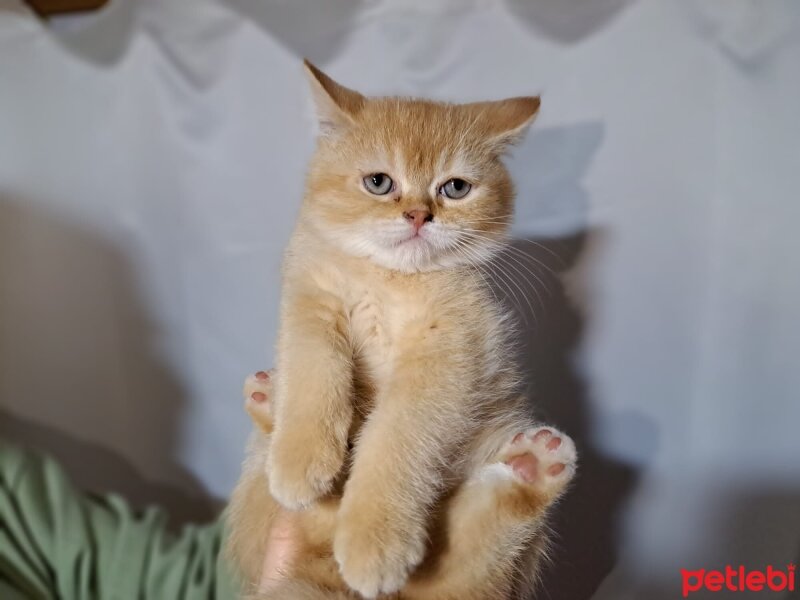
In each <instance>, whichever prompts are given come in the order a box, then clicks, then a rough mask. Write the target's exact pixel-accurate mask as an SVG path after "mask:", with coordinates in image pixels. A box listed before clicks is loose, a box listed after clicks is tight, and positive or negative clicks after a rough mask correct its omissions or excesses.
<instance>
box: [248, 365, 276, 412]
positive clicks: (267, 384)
mask: <svg viewBox="0 0 800 600" xmlns="http://www.w3.org/2000/svg"><path fill="white" fill-rule="evenodd" d="M271 392H272V378H271V377H270V374H269V373H268V372H267V371H258V372H257V373H254V374H253V375H250V376H248V377H247V379H245V381H244V398H245V400H246V401H247V402H253V403H256V404H264V403H266V402H268V401H269V399H270V395H271Z"/></svg>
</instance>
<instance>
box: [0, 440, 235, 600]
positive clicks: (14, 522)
mask: <svg viewBox="0 0 800 600" xmlns="http://www.w3.org/2000/svg"><path fill="white" fill-rule="evenodd" d="M222 529H223V528H222V521H221V520H220V521H218V522H216V523H212V524H210V525H204V526H187V527H185V528H184V529H183V531H181V532H180V534H178V535H173V534H170V533H168V532H167V530H166V518H165V515H164V514H163V513H162V512H161V511H159V510H158V509H155V508H151V509H148V510H145V511H143V512H136V511H134V510H132V509H131V507H130V506H128V505H127V504H126V503H125V502H124V500H122V499H121V498H119V497H118V496H114V495H108V496H103V497H93V496H90V495H86V494H83V493H81V492H79V491H78V490H76V489H75V488H74V487H73V485H72V484H71V482H70V481H69V480H68V478H67V477H66V475H65V474H64V472H63V471H62V470H61V469H60V468H59V466H58V465H57V464H56V463H55V462H54V461H53V460H52V459H49V458H46V457H41V456H39V455H36V454H33V453H29V452H25V451H23V450H20V449H19V448H17V447H14V446H9V445H7V444H4V443H3V442H2V441H0V598H2V599H3V600H6V599H8V600H15V599H17V598H20V599H22V598H24V599H25V600H39V599H48V600H49V599H53V598H58V599H60V600H90V599H91V600H128V599H130V600H143V599H151V598H152V599H154V600H172V599H176V600H177V599H187V600H202V599H208V600H233V599H234V598H237V597H238V593H237V591H236V586H235V584H234V583H233V580H232V577H230V575H229V574H228V572H227V570H226V569H225V565H224V563H223V561H222V560H221V558H220V553H219V550H220V545H221V539H222V534H223V532H222Z"/></svg>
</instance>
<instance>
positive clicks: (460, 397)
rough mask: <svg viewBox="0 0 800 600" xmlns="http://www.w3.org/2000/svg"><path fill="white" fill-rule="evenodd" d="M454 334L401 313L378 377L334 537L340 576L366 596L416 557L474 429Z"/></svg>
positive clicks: (464, 342) (399, 578) (384, 588)
mask: <svg viewBox="0 0 800 600" xmlns="http://www.w3.org/2000/svg"><path fill="white" fill-rule="evenodd" d="M462 333H463V327H461V328H459V327H458V326H456V325H455V324H451V323H449V322H448V321H447V319H446V318H440V319H435V320H434V319H433V318H432V317H427V316H426V317H421V318H420V319H419V320H417V321H411V320H410V321H409V322H407V323H406V324H404V329H403V336H402V338H401V339H396V341H395V348H396V350H395V353H394V354H395V356H396V357H397V358H395V359H394V360H393V361H392V362H393V364H392V367H393V372H391V373H387V374H385V376H384V378H383V379H382V378H380V377H378V378H377V380H378V383H377V385H376V388H377V390H378V391H377V394H376V398H375V406H374V408H373V409H372V411H371V412H370V414H369V416H368V417H367V420H366V423H365V424H364V426H363V427H362V428H361V431H360V432H359V436H358V439H357V440H356V447H355V452H354V457H353V463H352V466H351V469H350V473H349V476H348V479H347V482H346V484H345V489H344V494H343V496H342V502H341V506H340V509H339V514H338V521H337V526H336V532H335V535H334V544H333V550H334V556H335V558H336V561H337V563H338V565H339V569H340V573H341V575H342V578H343V579H344V581H345V582H346V583H347V585H349V586H350V587H351V588H353V589H354V590H356V591H358V592H359V593H360V594H361V595H363V596H365V597H367V598H373V597H375V596H377V595H378V594H379V593H385V594H391V593H393V592H396V591H398V590H399V589H400V588H402V587H403V585H404V584H405V582H406V580H407V579H408V574H409V573H410V572H411V571H412V570H413V569H414V568H415V567H416V566H417V565H419V563H420V562H421V561H422V559H423V557H424V555H425V551H426V548H427V542H428V529H429V524H430V515H431V511H432V509H433V507H434V506H435V504H436V502H437V501H438V500H439V499H440V498H441V496H442V494H443V492H444V491H445V489H446V488H447V487H448V485H449V481H448V478H449V477H452V474H453V472H454V470H455V469H456V468H457V467H456V466H455V464H456V463H455V461H456V460H457V457H458V456H459V454H460V453H461V452H463V448H462V447H461V443H462V442H463V440H464V439H466V438H468V437H469V436H470V435H471V433H472V431H473V428H474V427H475V423H474V420H473V419H472V417H471V407H470V403H471V402H473V401H474V399H475V379H476V371H475V369H474V368H473V364H474V363H473V362H471V361H470V359H469V357H467V356H464V354H465V351H464V348H465V347H468V344H469V340H468V339H466V338H465V336H463V335H462ZM442 355H445V356H447V357H448V358H447V360H442Z"/></svg>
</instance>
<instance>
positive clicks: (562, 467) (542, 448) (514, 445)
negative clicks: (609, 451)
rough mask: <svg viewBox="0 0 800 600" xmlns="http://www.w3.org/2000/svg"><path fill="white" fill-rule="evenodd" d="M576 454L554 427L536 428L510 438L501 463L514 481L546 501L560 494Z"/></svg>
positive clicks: (573, 467) (570, 477) (571, 445)
mask: <svg viewBox="0 0 800 600" xmlns="http://www.w3.org/2000/svg"><path fill="white" fill-rule="evenodd" d="M577 459H578V454H577V452H576V451H575V444H574V443H573V441H572V439H571V438H570V437H569V436H568V435H566V434H564V433H561V432H560V431H558V430H557V429H556V428H554V427H536V428H533V429H528V430H527V431H523V432H521V433H518V434H517V435H516V436H514V439H512V440H511V442H509V443H508V444H506V446H505V448H503V450H502V451H501V460H502V462H504V463H505V464H507V465H508V466H510V467H511V468H512V469H513V472H514V475H515V476H516V478H517V479H518V480H519V481H521V482H523V483H525V484H527V485H529V486H531V487H533V488H534V489H536V490H537V491H539V492H541V493H543V494H545V495H546V496H549V497H556V496H558V495H559V494H561V492H563V491H564V489H565V488H566V486H567V484H568V483H569V482H570V480H571V479H572V477H573V475H574V474H575V469H576V463H577Z"/></svg>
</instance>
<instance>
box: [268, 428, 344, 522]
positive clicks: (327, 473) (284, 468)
mask: <svg viewBox="0 0 800 600" xmlns="http://www.w3.org/2000/svg"><path fill="white" fill-rule="evenodd" d="M322 437H323V436H305V435H297V434H296V433H295V432H294V431H289V432H286V434H285V435H281V434H280V433H278V432H276V433H274V434H273V439H272V443H271V444H270V450H269V458H268V459H267V474H268V478H269V489H270V492H271V493H272V495H273V497H274V498H275V500H277V501H278V502H279V503H280V504H282V505H283V506H284V507H286V508H288V509H290V510H298V509H302V508H307V507H308V506H310V505H311V504H313V503H314V502H315V501H316V500H318V499H319V498H321V497H322V496H324V495H326V494H327V493H328V492H330V491H331V488H332V487H333V483H334V480H335V478H336V475H337V474H338V473H339V471H340V470H341V468H342V465H343V464H344V451H337V449H336V448H334V447H332V446H333V445H332V444H330V445H328V446H326V445H325V444H323V443H322V442H321V438H322Z"/></svg>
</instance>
